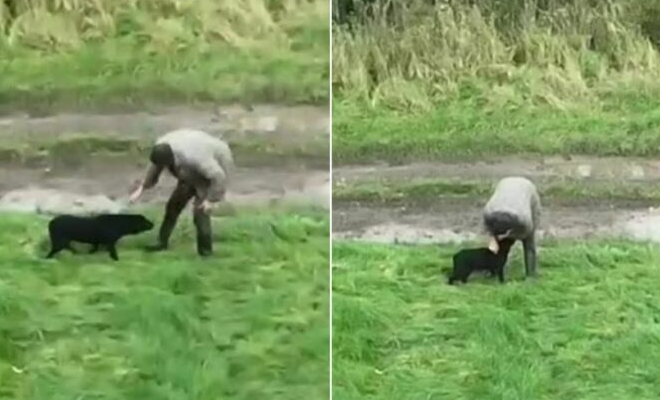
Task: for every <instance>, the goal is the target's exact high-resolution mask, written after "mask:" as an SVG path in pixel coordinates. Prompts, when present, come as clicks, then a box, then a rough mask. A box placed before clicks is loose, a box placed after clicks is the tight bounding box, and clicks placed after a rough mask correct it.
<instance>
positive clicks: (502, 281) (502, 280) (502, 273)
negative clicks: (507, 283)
mask: <svg viewBox="0 0 660 400" xmlns="http://www.w3.org/2000/svg"><path fill="white" fill-rule="evenodd" d="M497 277H498V278H499V279H500V283H504V267H502V268H500V269H499V270H498V271H497Z"/></svg>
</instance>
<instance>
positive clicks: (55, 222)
mask: <svg viewBox="0 0 660 400" xmlns="http://www.w3.org/2000/svg"><path fill="white" fill-rule="evenodd" d="M153 227H154V224H153V223H152V222H151V221H149V220H148V219H147V218H145V217H143V216H142V215H136V214H101V215H97V216H94V217H77V216H73V215H60V216H57V217H55V218H53V219H52V220H51V221H50V223H49V224H48V233H49V236H50V244H51V250H50V253H48V255H47V256H46V258H52V257H53V256H54V255H55V254H57V253H59V252H60V251H62V250H63V249H68V250H69V251H71V252H72V253H75V252H76V251H75V250H74V249H73V248H72V247H71V242H81V243H89V244H91V245H92V246H93V247H92V250H91V251H90V253H95V252H96V251H97V250H98V249H99V247H100V246H105V247H106V248H107V249H108V252H109V253H110V257H111V258H112V259H113V260H115V261H116V260H118V259H119V257H117V249H116V247H115V246H116V244H117V242H118V241H119V239H121V238H122V237H124V236H126V235H135V234H138V233H142V232H146V231H149V230H151V229H152V228H153Z"/></svg>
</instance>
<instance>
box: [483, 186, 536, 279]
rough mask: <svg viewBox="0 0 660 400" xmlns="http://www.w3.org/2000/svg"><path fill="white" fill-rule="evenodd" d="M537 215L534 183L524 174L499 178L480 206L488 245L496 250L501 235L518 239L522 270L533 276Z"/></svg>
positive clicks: (534, 274)
mask: <svg viewBox="0 0 660 400" xmlns="http://www.w3.org/2000/svg"><path fill="white" fill-rule="evenodd" d="M540 217H541V202H540V199H539V195H538V193H537V191H536V186H534V184H533V183H532V182H531V181H529V180H528V179H526V178H521V177H509V178H504V179H502V180H501V181H500V182H499V183H498V184H497V187H496V188H495V192H494V193H493V195H492V196H491V198H490V200H488V203H487V204H486V206H485V207H484V211H483V218H484V225H485V227H486V230H487V231H488V233H489V234H490V235H491V241H490V245H489V246H488V247H489V248H490V249H491V251H493V253H495V254H497V253H498V252H499V245H498V242H499V241H501V240H502V239H505V238H508V237H509V238H512V239H515V240H520V241H522V244H523V253H524V256H525V273H526V275H527V276H530V277H535V276H536V241H535V236H536V230H537V229H538V226H539V220H540Z"/></svg>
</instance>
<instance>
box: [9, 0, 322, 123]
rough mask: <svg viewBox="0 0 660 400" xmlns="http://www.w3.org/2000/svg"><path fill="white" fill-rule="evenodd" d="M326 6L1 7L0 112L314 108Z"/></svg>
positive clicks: (121, 1) (104, 3) (283, 2)
mask: <svg viewBox="0 0 660 400" xmlns="http://www.w3.org/2000/svg"><path fill="white" fill-rule="evenodd" d="M7 4H9V5H10V7H8V6H7ZM328 4H329V3H328V0H313V1H306V0H274V1H273V0H250V1H234V0H231V1H223V2H217V1H212V0H202V1H177V0H163V1H158V2H153V1H146V0H138V1H132V0H99V1H93V2H92V1H79V0H63V1H56V2H53V1H46V0H37V1H35V0H30V1H27V0H11V1H9V2H4V3H2V4H1V5H0V28H2V31H1V32H2V33H0V51H2V54H3V57H2V60H0V73H1V74H2V77H3V79H1V80H0V109H2V110H7V109H23V108H28V109H31V110H34V109H41V108H46V109H53V108H56V109H57V108H71V107H87V108H90V107H94V108H102V109H108V108H112V107H122V108H125V107H129V106H135V105H144V104H145V103H146V104H153V103H157V104H162V103H174V102H178V103H180V102H194V101H216V102H230V101H246V102H247V101H254V102H275V101H277V102H287V103H299V102H305V103H314V102H324V101H327V99H328V77H329V51H330V50H329V26H328V17H329V6H328Z"/></svg>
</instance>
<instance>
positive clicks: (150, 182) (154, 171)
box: [129, 164, 163, 203]
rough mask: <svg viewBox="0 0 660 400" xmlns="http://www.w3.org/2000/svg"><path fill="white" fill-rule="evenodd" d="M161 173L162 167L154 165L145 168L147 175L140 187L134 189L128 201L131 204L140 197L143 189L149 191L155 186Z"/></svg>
mask: <svg viewBox="0 0 660 400" xmlns="http://www.w3.org/2000/svg"><path fill="white" fill-rule="evenodd" d="M161 172H163V168H162V167H159V166H157V165H156V164H149V168H147V173H146V175H145V177H144V180H143V181H142V183H141V184H140V186H138V188H137V189H135V191H134V192H133V193H131V196H130V198H129V201H130V202H131V203H133V202H135V201H136V200H137V199H138V198H139V197H140V196H141V195H142V191H143V190H144V189H151V188H152V187H154V186H156V184H157V183H158V178H159V177H160V174H161Z"/></svg>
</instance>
